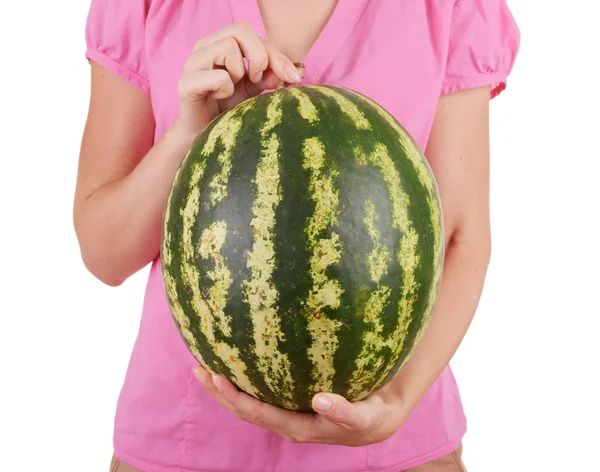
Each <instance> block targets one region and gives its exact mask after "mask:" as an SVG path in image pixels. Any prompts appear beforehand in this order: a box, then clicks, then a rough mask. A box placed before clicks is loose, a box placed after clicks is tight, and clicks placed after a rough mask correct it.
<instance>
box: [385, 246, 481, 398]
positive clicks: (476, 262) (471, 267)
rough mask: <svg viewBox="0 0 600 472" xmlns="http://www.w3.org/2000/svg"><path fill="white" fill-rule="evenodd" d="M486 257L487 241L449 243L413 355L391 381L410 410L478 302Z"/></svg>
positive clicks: (453, 347)
mask: <svg viewBox="0 0 600 472" xmlns="http://www.w3.org/2000/svg"><path fill="white" fill-rule="evenodd" d="M488 261H489V244H488V243H487V241H482V242H480V243H469V242H467V241H462V242H455V243H451V244H450V245H449V247H448V249H447V251H446V259H445V265H444V273H443V277H442V284H441V287H440V292H439V295H438V300H437V303H436V307H435V309H434V312H433V314H432V317H431V321H430V324H429V327H428V328H427V330H426V332H425V334H424V336H423V339H422V340H421V342H420V344H419V346H418V347H417V349H416V350H415V353H414V355H413V357H412V358H411V359H410V360H409V361H408V362H407V364H406V365H405V366H404V368H403V369H402V370H401V372H400V373H399V374H398V376H397V377H396V378H395V379H394V380H393V382H392V385H391V386H392V388H393V389H394V390H395V391H396V393H397V395H398V396H399V397H400V398H401V399H402V402H403V404H405V405H406V406H407V407H408V408H409V409H410V410H412V409H413V408H414V407H415V406H416V405H417V403H418V402H419V401H420V400H421V398H422V397H423V396H424V395H425V393H426V392H427V390H428V389H429V387H430V386H431V385H432V384H433V382H434V381H435V380H436V379H437V378H438V377H439V375H440V374H441V373H442V371H443V370H444V368H445V367H446V366H447V365H448V363H449V362H450V360H451V358H452V356H453V355H454V353H455V352H456V350H457V349H458V346H459V345H460V343H461V342H462V340H463V337H464V336H465V333H466V332H467V329H468V327H469V325H470V323H471V321H472V319H473V316H474V314H475V311H476V308H477V305H478V303H479V299H480V296H481V292H482V289H483V284H484V280H485V275H486V272H487V266H488Z"/></svg>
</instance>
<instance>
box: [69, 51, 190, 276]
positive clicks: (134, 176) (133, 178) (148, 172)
mask: <svg viewBox="0 0 600 472" xmlns="http://www.w3.org/2000/svg"><path fill="white" fill-rule="evenodd" d="M153 138H154V120H153V114H152V106H151V103H150V97H149V96H148V95H146V94H145V93H144V92H142V91H141V90H139V89H137V88H135V87H134V86H133V85H131V84H129V83H127V82H125V81H124V80H122V79H120V78H119V77H117V76H116V75H114V74H112V73H110V72H108V71H106V70H105V69H104V68H102V67H100V66H99V65H97V64H94V63H92V92H91V102H90V110H89V115H88V121H87V123H86V128H85V132H84V136H83V140H82V146H81V154H80V161H79V169H78V175H77V186H76V191H75V202H74V208H73V217H74V224H75V230H76V233H77V237H78V240H79V244H80V248H81V254H82V258H83V261H84V263H85V265H86V267H87V268H88V270H89V271H90V272H91V273H93V274H94V275H95V276H96V277H98V278H99V279H100V280H102V281H103V282H105V283H106V284H108V285H113V286H114V285H119V284H121V283H122V282H123V281H124V280H125V279H126V278H127V277H129V276H130V275H131V274H133V273H134V272H136V271H138V270H139V269H141V268H143V267H144V266H145V265H146V264H147V263H148V262H150V261H151V260H152V259H154V258H155V257H156V255H157V254H158V251H159V244H160V224H161V219H162V211H163V207H164V204H165V202H166V199H167V194H168V190H169V187H170V184H171V181H172V179H173V176H174V175H175V172H176V170H177V166H178V164H179V162H180V161H181V157H182V156H183V154H184V153H185V151H186V149H187V147H188V146H189V145H190V143H191V142H192V139H193V137H192V135H191V134H190V133H186V132H185V130H184V128H183V127H182V126H181V124H180V123H179V122H178V123H176V124H175V125H174V126H173V127H172V128H171V129H169V130H168V131H167V132H166V133H165V135H164V136H163V137H162V139H161V140H160V141H159V142H157V143H156V145H155V146H152V143H153Z"/></svg>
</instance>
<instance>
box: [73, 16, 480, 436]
mask: <svg viewBox="0 0 600 472" xmlns="http://www.w3.org/2000/svg"><path fill="white" fill-rule="evenodd" d="M288 54H291V53H288ZM244 57H245V58H247V59H248V61H249V67H248V70H246V68H245V66H244V63H243V58H244ZM296 74H297V71H296V68H295V67H294V66H293V63H292V61H291V60H290V59H289V58H288V57H287V56H285V55H283V54H282V53H281V52H280V51H279V49H278V48H277V47H275V45H274V44H272V43H269V42H267V41H265V40H262V39H261V38H258V36H256V34H255V33H254V31H252V29H251V28H250V27H249V26H248V25H247V24H243V23H241V24H234V25H230V26H228V27H227V28H225V29H223V30H221V31H219V32H217V33H215V34H214V35H212V36H209V37H207V38H203V39H201V40H200V41H199V42H198V43H197V44H196V47H195V49H194V52H193V53H192V54H191V55H190V56H189V57H188V59H187V61H186V64H185V67H184V71H183V73H182V75H181V77H180V79H179V89H178V92H179V104H180V112H181V113H180V116H179V117H178V118H177V119H176V120H175V122H174V123H173V125H172V126H171V127H170V128H169V129H168V130H167V131H166V132H165V134H164V135H163V136H162V137H161V139H160V140H158V141H157V142H156V143H155V144H154V145H153V144H152V141H153V135H154V119H153V115H152V108H151V103H150V97H148V96H147V95H146V94H145V93H143V92H142V91H140V90H138V89H137V88H135V87H134V86H133V85H131V84H129V83H127V82H125V81H124V80H122V79H120V78H119V77H117V76H116V75H114V74H113V73H111V72H109V71H107V70H106V69H103V68H102V67H101V66H99V65H97V64H95V63H92V92H91V102H90V110H89V115H88V119H87V123H86V128H85V132H84V136H83V140H82V146H81V153H80V161H79V170H78V176H77V186H76V192H75V201H74V208H73V217H74V225H75V229H76V233H77V237H78V240H79V244H80V248H81V254H82V258H83V261H84V263H85V265H86V267H87V268H88V270H89V271H90V272H91V273H92V274H94V275H95V276H96V277H97V278H98V279H100V280H101V281H103V282H104V283H106V284H108V285H111V286H118V285H120V284H121V283H123V282H124V281H125V280H126V279H127V278H128V277H130V276H131V275H132V274H134V273H136V272H137V271H138V270H140V269H141V268H143V267H144V266H146V265H147V264H148V263H149V262H151V261H152V260H154V259H156V257H157V256H158V254H159V250H160V235H161V223H162V216H163V211H164V207H165V203H166V199H167V196H168V192H169V189H170V186H171V183H172V180H173V177H174V175H175V172H176V170H177V168H178V166H179V164H180V162H181V159H182V157H183V155H184V154H185V151H186V150H187V149H188V148H189V146H190V144H191V142H192V141H193V139H194V138H195V137H196V136H197V135H198V133H200V132H201V131H202V129H203V128H204V127H205V126H206V125H207V124H208V123H209V122H210V121H211V120H212V119H213V118H214V117H215V116H217V115H218V114H219V113H220V112H222V111H223V110H225V109H228V108H230V107H231V106H233V105H235V104H236V103H239V102H240V101H242V100H243V99H245V98H247V97H249V96H253V95H256V94H258V93H260V92H261V91H262V90H264V89H271V88H274V87H275V86H276V85H277V84H278V83H279V82H280V81H281V80H283V81H286V82H289V83H293V82H297V81H298V79H299V77H298V76H297V75H296ZM489 97H490V93H489V87H480V88H476V89H471V90H465V91H462V92H457V93H453V94H450V95H447V96H444V97H441V98H440V100H439V104H438V108H437V111H436V116H435V120H434V123H433V127H432V130H431V135H430V138H429V141H428V145H427V148H426V149H425V154H426V156H427V159H428V161H429V163H430V165H431V167H432V170H433V172H434V175H435V178H436V181H437V183H438V187H439V191H440V196H441V200H442V205H443V208H444V230H445V238H446V240H445V243H446V246H445V247H446V253H445V266H444V273H443V277H442V284H441V289H440V293H439V296H438V301H437V304H436V308H435V310H434V313H433V315H432V319H431V322H430V324H429V327H428V329H427V331H426V333H425V335H424V337H423V339H422V341H421V343H420V344H419V346H418V347H417V349H416V351H415V353H414V355H413V357H412V358H411V360H410V361H409V362H408V363H407V364H406V366H405V367H404V368H403V370H402V371H401V372H400V374H399V375H398V376H397V377H396V378H395V379H394V380H393V381H391V382H390V383H388V384H387V385H386V386H385V387H384V388H382V389H381V390H379V391H378V392H375V393H374V394H372V395H371V396H370V397H368V398H367V399H365V400H364V401H360V402H355V403H350V402H348V401H347V400H345V399H344V398H342V397H340V396H338V395H333V394H329V393H327V392H323V393H319V394H317V395H316V396H315V398H314V400H313V407H314V408H315V410H316V411H317V413H299V412H291V411H287V410H283V409H280V408H277V407H274V406H272V405H269V404H266V403H263V402H260V401H259V400H257V399H255V398H253V397H250V396H248V395H246V394H244V393H243V392H240V391H238V390H237V389H236V388H235V387H234V386H233V385H232V384H231V383H230V382H228V381H227V380H226V379H224V378H223V377H220V376H211V375H210V374H209V373H208V372H206V371H205V370H204V369H202V368H201V367H197V368H196V370H195V373H196V375H197V377H198V379H199V380H200V381H201V382H202V384H203V385H204V387H205V388H206V390H207V391H208V392H209V393H210V394H211V395H212V396H213V397H214V398H215V399H216V400H217V401H219V402H220V403H221V404H223V405H224V406H225V407H227V408H228V409H229V410H230V411H231V412H232V414H234V415H236V416H238V417H239V418H241V419H243V420H245V421H248V422H251V423H254V424H257V425H259V426H262V427H264V428H267V429H270V430H272V431H274V432H276V433H277V434H279V435H281V436H282V437H284V438H286V439H287V440H289V441H291V442H318V443H330V444H343V445H350V446H360V445H366V444H372V443H376V442H380V441H382V440H385V439H387V438H389V437H390V436H391V435H393V434H394V433H395V432H396V431H397V430H398V429H399V428H400V427H401V426H402V424H403V423H404V421H405V420H406V418H407V417H408V415H409V414H410V412H411V411H412V410H413V409H414V407H415V406H416V405H417V403H418V402H419V400H420V399H421V398H422V397H423V395H424V394H425V392H426V391H427V389H428V388H429V387H430V386H431V385H432V384H433V382H434V381H435V379H436V378H437V377H438V376H439V375H440V373H441V372H442V370H443V369H444V368H445V367H446V366H447V364H448V363H449V361H450V359H451V358H452V356H453V355H454V353H455V351H456V349H457V348H458V346H459V345H460V343H461V341H462V339H463V337H464V335H465V333H466V331H467V329H468V326H469V325H470V323H471V320H472V318H473V316H474V313H475V310H476V307H477V304H478V302H479V297H480V295H481V291H482V288H483V283H484V279H485V274H486V270H487V266H488V261H489V257H490V248H491V242H490V225H489V203H488V201H489V195H488V194H489V118H488V117H489Z"/></svg>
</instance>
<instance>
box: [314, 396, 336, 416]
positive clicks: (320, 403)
mask: <svg viewBox="0 0 600 472" xmlns="http://www.w3.org/2000/svg"><path fill="white" fill-rule="evenodd" d="M332 406H333V402H332V401H331V400H330V399H329V398H327V397H325V396H317V397H315V401H314V405H313V407H314V409H315V410H317V411H318V412H319V413H327V412H328V411H329V410H331V407H332Z"/></svg>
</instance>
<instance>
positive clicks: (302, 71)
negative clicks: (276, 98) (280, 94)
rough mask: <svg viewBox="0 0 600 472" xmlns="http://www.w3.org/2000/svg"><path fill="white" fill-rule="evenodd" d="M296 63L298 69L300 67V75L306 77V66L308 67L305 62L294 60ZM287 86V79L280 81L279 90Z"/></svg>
mask: <svg viewBox="0 0 600 472" xmlns="http://www.w3.org/2000/svg"><path fill="white" fill-rule="evenodd" d="M294 65H295V66H296V69H299V72H300V76H301V77H302V78H304V69H305V68H306V67H304V63H303V62H294ZM287 86H288V83H287V82H286V81H285V80H282V81H281V82H279V85H278V86H277V90H281V89H284V88H286V87H287Z"/></svg>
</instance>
